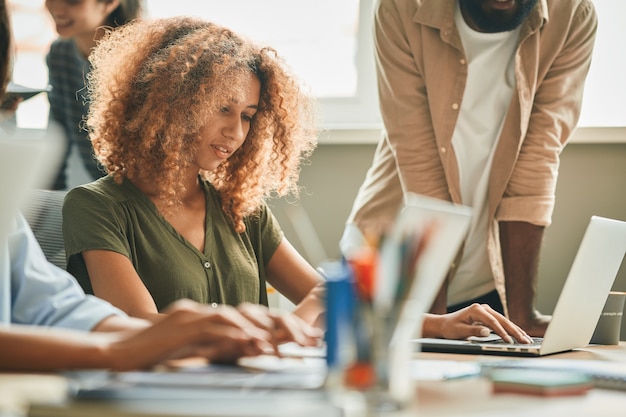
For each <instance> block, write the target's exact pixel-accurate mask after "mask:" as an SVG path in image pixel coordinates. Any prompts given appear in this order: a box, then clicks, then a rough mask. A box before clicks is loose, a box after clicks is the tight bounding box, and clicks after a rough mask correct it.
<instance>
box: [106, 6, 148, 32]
mask: <svg viewBox="0 0 626 417" xmlns="http://www.w3.org/2000/svg"><path fill="white" fill-rule="evenodd" d="M99 1H102V2H106V3H108V2H110V1H111V0H99ZM142 3H143V0H120V4H119V6H117V8H116V9H115V10H113V11H112V12H111V14H110V15H109V17H108V18H107V21H106V24H107V25H109V26H111V27H118V26H122V25H125V24H126V23H128V22H130V21H131V20H133V19H136V18H138V17H139V16H140V15H141V13H142V7H141V5H142Z"/></svg>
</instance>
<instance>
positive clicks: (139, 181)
mask: <svg viewBox="0 0 626 417" xmlns="http://www.w3.org/2000/svg"><path fill="white" fill-rule="evenodd" d="M89 59H90V61H91V63H92V66H93V69H92V72H91V73H90V76H89V80H88V88H89V94H90V99H91V102H90V110H89V116H88V120H87V125H88V127H89V129H90V138H91V142H92V144H93V148H94V151H95V154H96V156H97V158H98V161H99V162H100V163H101V164H102V166H103V167H104V168H105V169H106V171H107V173H108V175H107V176H106V177H104V178H101V179H99V180H96V181H94V182H92V183H90V184H87V185H84V186H80V187H77V188H74V189H73V190H71V191H70V192H69V193H68V195H67V198H66V201H65V205H64V210H63V214H64V219H65V221H64V238H65V243H66V249H67V255H68V270H69V271H70V272H71V273H72V274H73V275H74V276H75V277H76V278H77V279H78V281H79V282H80V284H81V285H82V287H83V288H84V289H85V290H86V291H87V292H88V293H93V294H95V295H97V296H99V297H101V298H104V299H105V300H108V301H110V302H111V303H112V304H114V305H116V306H117V307H119V308H121V309H122V310H124V311H125V312H127V313H128V314H129V315H132V316H137V317H143V318H148V319H155V318H157V317H158V314H159V312H160V311H162V310H163V309H164V308H165V307H167V306H168V305H169V304H171V303H172V302H174V301H176V300H178V299H181V298H189V299H192V300H195V301H198V302H202V303H206V304H211V305H213V306H217V305H219V304H230V305H238V304H241V303H243V302H252V303H257V304H267V293H266V286H265V285H266V282H268V283H270V284H271V285H273V286H274V287H275V288H276V289H277V290H279V291H280V292H281V293H282V294H284V295H285V296H286V297H287V298H288V299H289V300H291V301H292V302H294V303H295V304H296V308H295V310H294V313H295V315H296V316H299V318H300V319H303V320H304V321H306V322H308V323H315V322H316V321H317V320H318V319H319V315H320V313H321V311H322V306H321V303H320V300H319V296H320V293H321V288H322V287H321V285H320V284H321V282H322V281H321V278H320V276H319V274H318V273H317V272H316V271H315V269H314V268H313V267H312V266H310V265H309V264H308V263H307V262H306V261H305V260H304V258H302V257H301V256H300V255H299V254H298V252H297V251H296V250H295V249H294V248H293V247H292V246H291V244H290V243H289V242H288V241H287V239H285V237H284V236H283V233H282V231H281V229H280V227H279V225H278V224H277V222H276V219H275V218H274V217H273V215H272V213H271V211H270V210H269V208H268V207H267V206H266V204H265V202H264V201H265V199H266V198H267V197H269V196H282V195H285V194H288V193H294V194H297V192H298V188H297V184H296V182H297V179H298V175H299V165H300V162H301V160H302V158H305V157H307V156H308V155H310V153H311V152H312V151H313V149H314V147H315V145H316V135H317V131H316V125H315V121H316V120H315V116H316V113H315V111H314V110H315V108H314V106H313V104H314V102H313V101H311V98H310V97H311V96H310V95H308V94H307V93H306V92H305V91H304V90H303V89H302V86H301V83H300V82H299V80H298V79H297V78H295V77H294V76H293V75H292V74H291V73H290V71H289V69H288V67H287V66H286V65H285V63H284V62H283V61H282V59H281V58H280V57H279V56H278V55H277V54H276V52H275V51H273V50H272V49H269V48H261V47H258V46H256V45H255V44H253V43H251V42H250V41H248V40H246V39H244V38H242V37H240V36H238V35H236V34H235V33H233V32H232V31H230V30H228V29H227V28H224V27H221V26H219V25H216V24H213V23H210V22H206V21H203V20H198V19H193V18H168V19H155V20H145V21H136V22H132V23H130V24H127V25H125V26H124V27H122V28H119V29H117V30H115V31H112V32H110V33H108V34H107V35H106V36H105V37H104V38H103V39H102V41H101V42H100V43H99V45H98V47H97V48H96V49H95V50H94V52H93V53H92V54H91V56H90V58H89ZM294 319H295V320H298V318H294Z"/></svg>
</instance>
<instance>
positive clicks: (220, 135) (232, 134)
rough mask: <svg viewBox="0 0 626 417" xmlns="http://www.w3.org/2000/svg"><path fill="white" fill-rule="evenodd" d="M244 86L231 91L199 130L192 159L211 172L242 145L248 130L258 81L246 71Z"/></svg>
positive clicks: (256, 105) (258, 88) (254, 104)
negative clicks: (230, 94)
mask: <svg viewBox="0 0 626 417" xmlns="http://www.w3.org/2000/svg"><path fill="white" fill-rule="evenodd" d="M245 77H246V78H245V80H244V82H243V83H242V86H243V88H242V89H240V90H239V91H237V90H233V94H232V96H231V98H230V99H229V100H227V102H225V103H222V105H221V107H220V109H219V110H218V111H217V112H215V114H214V115H213V116H212V117H211V119H210V120H209V121H208V122H207V124H206V125H204V126H203V127H202V128H201V129H200V137H199V147H198V152H197V154H196V155H195V162H196V165H197V166H198V168H199V169H202V170H206V171H214V170H215V169H217V167H218V166H220V164H222V163H223V162H224V161H226V160H227V159H228V158H229V157H230V156H231V155H232V154H233V153H234V152H235V151H236V150H237V149H239V148H240V147H241V145H242V144H243V142H244V141H245V140H246V137H247V136H248V132H249V131H250V124H251V123H252V119H253V118H254V116H255V115H256V112H257V110H258V107H259V99H260V97H261V82H260V81H259V79H258V78H257V76H256V75H254V74H253V73H248V74H247V75H246V76H245Z"/></svg>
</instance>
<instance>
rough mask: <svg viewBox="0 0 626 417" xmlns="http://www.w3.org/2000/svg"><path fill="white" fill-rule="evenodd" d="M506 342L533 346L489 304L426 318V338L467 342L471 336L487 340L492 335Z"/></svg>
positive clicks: (522, 333) (523, 334)
mask: <svg viewBox="0 0 626 417" xmlns="http://www.w3.org/2000/svg"><path fill="white" fill-rule="evenodd" d="M492 331H493V332H494V333H496V334H497V335H498V336H500V337H501V338H502V339H503V340H504V341H506V342H508V343H512V342H513V339H515V340H517V341H518V342H520V343H532V339H531V338H530V337H529V336H528V335H527V334H526V332H524V330H522V329H521V327H519V326H517V325H516V324H515V323H513V322H512V321H510V320H508V319H507V318H506V317H504V316H503V315H502V314H500V313H498V312H497V311H495V310H494V309H492V308H491V307H490V306H489V305H487V304H472V305H470V306H468V307H465V308H463V309H461V310H459V311H455V312H453V313H448V314H442V315H435V314H427V315H426V317H425V318H424V332H423V334H424V337H440V338H444V339H466V338H468V337H470V336H477V337H484V336H488V335H489V334H490V333H491V332H492Z"/></svg>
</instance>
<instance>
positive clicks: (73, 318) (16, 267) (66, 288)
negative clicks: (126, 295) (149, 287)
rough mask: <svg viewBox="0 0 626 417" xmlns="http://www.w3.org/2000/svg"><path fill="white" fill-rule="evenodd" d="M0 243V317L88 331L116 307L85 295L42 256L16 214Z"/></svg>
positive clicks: (68, 275) (29, 232) (16, 322)
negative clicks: (9, 229)
mask: <svg viewBox="0 0 626 417" xmlns="http://www.w3.org/2000/svg"><path fill="white" fill-rule="evenodd" d="M3 243H6V245H3V246H1V247H0V261H1V262H2V263H1V264H0V279H1V281H0V322H2V323H7V324H8V323H14V324H25V325H40V326H50V327H63V328H69V329H77V330H91V329H92V328H93V327H94V326H95V325H97V324H98V323H99V322H100V321H102V320H103V319H105V318H106V317H109V316H111V315H125V314H124V313H123V312H122V311H121V310H119V309H117V308H115V307H113V306H112V305H111V304H109V303H107V302H106V301H104V300H101V299H98V298H96V297H93V296H90V295H85V293H84V292H83V290H82V289H81V288H80V286H79V285H78V283H77V282H76V280H75V279H74V278H73V277H72V276H71V275H70V274H69V273H68V272H67V271H65V270H63V269H60V268H58V267H56V266H54V265H53V264H51V263H50V262H48V260H47V259H46V258H45V255H44V254H43V252H42V250H41V248H40V246H39V244H38V242H37V240H36V238H35V236H34V235H33V233H32V231H31V229H30V227H29V226H28V223H27V222H26V220H25V219H24V217H23V216H22V215H18V216H17V218H16V220H15V227H14V228H13V229H12V231H11V232H9V234H8V241H5V242H3Z"/></svg>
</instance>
